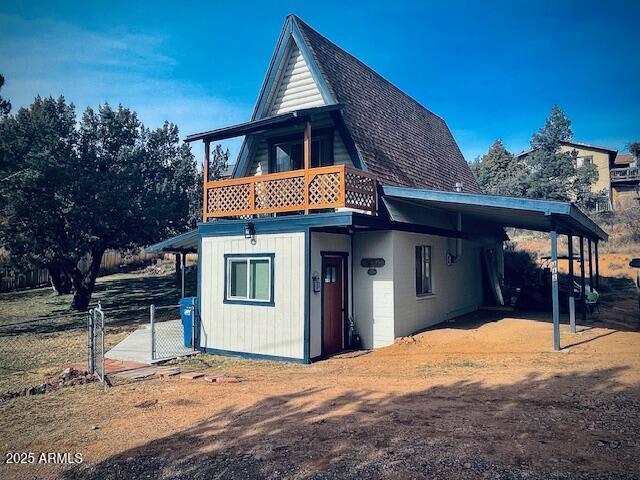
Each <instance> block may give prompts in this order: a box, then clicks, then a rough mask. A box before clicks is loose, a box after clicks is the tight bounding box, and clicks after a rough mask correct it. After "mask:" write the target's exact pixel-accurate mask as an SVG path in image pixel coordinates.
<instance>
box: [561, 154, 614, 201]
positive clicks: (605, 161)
mask: <svg viewBox="0 0 640 480" xmlns="http://www.w3.org/2000/svg"><path fill="white" fill-rule="evenodd" d="M573 150H576V151H577V152H578V157H593V164H594V165H595V166H596V167H597V169H598V181H597V182H595V183H594V184H593V185H591V191H592V192H594V193H597V192H600V191H602V190H603V189H609V185H610V181H609V155H608V154H607V153H602V152H599V151H595V150H586V149H583V148H575V147H571V146H567V145H562V146H561V147H560V151H561V152H571V151H573Z"/></svg>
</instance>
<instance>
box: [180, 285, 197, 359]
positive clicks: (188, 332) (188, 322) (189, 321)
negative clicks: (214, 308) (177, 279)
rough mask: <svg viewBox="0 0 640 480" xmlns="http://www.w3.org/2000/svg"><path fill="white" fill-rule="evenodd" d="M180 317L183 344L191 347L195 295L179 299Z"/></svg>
mask: <svg viewBox="0 0 640 480" xmlns="http://www.w3.org/2000/svg"><path fill="white" fill-rule="evenodd" d="M179 304H180V318H181V319H182V330H183V334H184V335H183V336H184V346H185V347H191V340H192V338H191V337H192V333H193V317H194V315H195V305H196V297H185V298H181V299H180V302H179Z"/></svg>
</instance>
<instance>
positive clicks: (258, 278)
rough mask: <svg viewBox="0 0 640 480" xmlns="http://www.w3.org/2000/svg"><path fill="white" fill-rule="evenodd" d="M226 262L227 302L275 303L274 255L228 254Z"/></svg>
mask: <svg viewBox="0 0 640 480" xmlns="http://www.w3.org/2000/svg"><path fill="white" fill-rule="evenodd" d="M226 262H227V263H226V293H225V301H226V302H229V303H234V302H236V303H247V302H250V303H263V304H273V255H271V254H267V255H260V256H246V257H245V256H227V257H226Z"/></svg>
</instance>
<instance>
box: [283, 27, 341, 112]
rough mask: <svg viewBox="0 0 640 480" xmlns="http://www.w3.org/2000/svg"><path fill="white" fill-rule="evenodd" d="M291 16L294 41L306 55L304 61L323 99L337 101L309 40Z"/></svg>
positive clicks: (329, 103)
mask: <svg viewBox="0 0 640 480" xmlns="http://www.w3.org/2000/svg"><path fill="white" fill-rule="evenodd" d="M289 18H290V19H291V20H292V21H291V27H292V28H291V36H292V37H293V39H294V41H295V42H296V45H297V46H298V48H299V49H300V53H302V56H303V57H304V61H305V62H306V63H307V66H308V67H309V71H310V72H311V76H312V77H313V80H314V81H315V82H316V85H317V86H318V90H320V94H321V95H322V99H323V100H324V103H325V104H326V105H331V104H334V103H337V101H336V99H335V98H333V94H332V93H331V90H330V89H329V85H328V84H327V81H326V79H325V78H324V75H322V73H321V72H320V69H319V68H318V65H317V64H316V61H315V59H314V57H313V55H312V54H311V51H310V50H309V46H308V45H307V42H306V41H305V40H304V37H303V36H302V33H301V32H300V28H299V27H298V24H297V23H296V21H295V18H294V17H289Z"/></svg>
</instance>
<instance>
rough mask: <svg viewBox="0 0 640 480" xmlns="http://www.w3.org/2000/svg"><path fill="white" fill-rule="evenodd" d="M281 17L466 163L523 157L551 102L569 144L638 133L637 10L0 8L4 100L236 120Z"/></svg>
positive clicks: (328, 4)
mask: <svg viewBox="0 0 640 480" xmlns="http://www.w3.org/2000/svg"><path fill="white" fill-rule="evenodd" d="M288 13H296V14H297V15H299V16H300V17H301V18H302V19H303V20H305V21H306V22H307V23H309V24H310V25H311V26H312V27H314V28H315V29H317V30H318V31H319V32H321V33H322V34H324V35H325V36H327V37H328V38H329V39H331V40H332V41H333V42H335V43H337V44H338V45H340V46H341V47H342V48H344V49H346V50H347V51H349V52H350V53H352V54H353V55H355V56H357V57H358V58H360V59H361V60H362V61H364V62H365V63H367V64H368V65H369V66H371V67H372V68H373V69H374V70H376V71H378V72H379V73H380V74H382V75H383V76H384V77H386V78H387V79H389V80H390V81H391V82H393V83H395V84H396V85H397V86H398V87H399V88H401V89H402V90H404V91H405V92H407V93H408V94H410V95H411V96H413V97H414V98H416V99H417V100H418V101H420V102H421V103H422V104H424V105H425V106H426V107H427V108H429V109H430V110H432V111H433V112H435V113H437V114H438V115H440V116H442V117H443V118H444V119H445V120H446V121H447V123H448V125H449V127H450V128H451V130H452V132H453V134H454V136H455V137H456V139H457V141H458V143H459V145H460V148H461V149H462V151H463V153H464V155H465V157H466V158H467V160H472V159H474V158H475V157H476V156H478V155H481V154H483V153H484V152H486V150H487V149H488V148H489V146H490V145H491V143H492V142H493V141H494V140H495V139H496V138H501V139H502V140H503V141H504V142H505V144H506V145H507V148H509V149H510V150H512V151H514V152H517V151H520V150H522V149H524V148H526V147H527V145H528V142H529V139H530V137H531V134H532V132H533V131H535V130H537V129H538V128H539V127H540V126H541V125H542V124H543V122H544V119H545V117H546V116H547V114H548V112H549V110H550V109H551V106H552V105H553V104H554V103H557V104H559V105H560V106H561V107H562V108H563V109H564V110H565V112H566V113H567V114H568V115H569V117H570V118H571V119H572V120H573V127H574V132H575V139H576V140H579V141H585V142H589V143H595V144H601V145H606V146H611V147H615V148H618V149H623V148H624V147H625V146H626V145H627V144H628V143H629V142H630V141H633V140H639V139H640V86H639V83H638V78H640V62H638V58H637V57H638V52H639V51H640V30H639V29H638V28H637V26H638V24H639V20H640V2H636V1H634V2H630V1H618V2H601V1H598V2H591V1H582V2H572V1H565V2H558V1H549V2H547V1H543V0H538V1H508V2H448V1H447V2H445V1H443V0H442V1H438V2H431V1H419V2H404V1H399V0H396V1H393V2H379V1H375V0H372V1H368V2H364V3H354V2H346V1H344V0H342V1H337V2H334V1H326V0H323V1H322V2H320V1H317V2H304V3H303V2H301V1H296V2H285V1H282V2H267V1H262V2H252V1H242V2H201V3H198V2H175V3H165V2H160V1H154V2H148V3H147V4H143V3H142V2H132V1H128V2H117V1H110V2H91V1H87V2H82V3H80V2H73V3H72V2H60V1H57V2H39V3H38V2H20V1H16V2H3V4H2V5H0V72H1V73H3V74H4V75H5V77H6V80H7V83H6V85H5V88H3V91H2V92H3V93H2V95H3V96H4V97H8V98H9V99H10V100H11V101H12V103H13V105H14V108H16V107H20V106H24V105H28V104H29V103H30V102H31V101H32V99H33V97H34V96H35V95H36V94H40V95H54V96H57V95H60V94H63V95H65V97H67V98H68V99H69V100H71V101H73V102H74V103H75V104H76V106H77V107H78V109H84V108H85V107H86V106H87V105H92V106H96V105H97V104H99V103H101V102H105V101H108V102H109V103H111V104H114V105H115V104H118V103H122V104H125V105H127V106H129V107H131V108H133V109H134V110H136V111H137V112H138V113H139V115H140V117H141V119H142V120H143V121H144V122H145V124H147V125H148V126H151V127H155V126H159V125H161V124H162V122H163V121H164V120H165V119H166V120H170V121H172V122H174V123H177V124H178V126H179V127H180V130H181V134H182V135H183V136H184V135H186V134H189V133H194V132H198V131H202V130H207V129H210V128H215V127H220V126H224V125H228V124H231V123H236V122H240V121H244V120H247V119H248V118H249V116H250V115H251V111H252V108H253V104H254V102H255V101H256V97H257V94H258V91H259V88H260V85H261V83H262V80H263V78H264V75H265V72H266V68H267V66H268V63H269V59H270V57H271V54H272V53H273V49H274V47H275V42H276V40H277V38H278V35H279V33H280V29H281V28H282V24H283V23H284V19H285V16H286V15H287V14H288ZM231 146H232V148H233V149H234V150H236V149H237V143H236V144H232V145H231Z"/></svg>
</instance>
